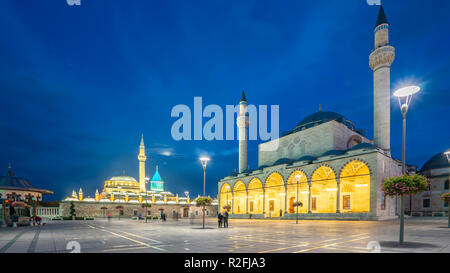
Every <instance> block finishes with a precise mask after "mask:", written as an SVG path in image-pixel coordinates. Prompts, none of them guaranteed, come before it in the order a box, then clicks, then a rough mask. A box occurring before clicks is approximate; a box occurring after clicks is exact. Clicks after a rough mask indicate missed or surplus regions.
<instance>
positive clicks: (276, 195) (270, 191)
mask: <svg viewBox="0 0 450 273" xmlns="http://www.w3.org/2000/svg"><path fill="white" fill-rule="evenodd" d="M264 189H265V193H266V194H265V195H266V196H265V197H266V204H265V205H266V216H269V217H280V214H284V204H285V198H286V197H285V194H286V192H285V190H284V181H283V177H282V176H281V175H280V174H278V173H273V174H271V175H269V177H268V178H267V180H266V183H265V185H264Z"/></svg>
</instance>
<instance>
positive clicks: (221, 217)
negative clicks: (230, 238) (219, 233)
mask: <svg viewBox="0 0 450 273" xmlns="http://www.w3.org/2000/svg"><path fill="white" fill-rule="evenodd" d="M228 216H229V214H228V211H225V212H224V213H223V214H222V213H221V212H219V214H218V215H217V219H218V221H219V228H221V227H222V225H223V227H224V228H228Z"/></svg>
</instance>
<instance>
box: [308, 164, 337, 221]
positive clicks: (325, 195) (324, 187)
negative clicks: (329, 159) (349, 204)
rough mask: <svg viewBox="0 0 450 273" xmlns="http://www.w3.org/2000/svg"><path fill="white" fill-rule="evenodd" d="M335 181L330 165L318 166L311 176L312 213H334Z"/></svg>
mask: <svg viewBox="0 0 450 273" xmlns="http://www.w3.org/2000/svg"><path fill="white" fill-rule="evenodd" d="M336 198H337V182H336V177H335V174H334V172H333V170H332V169H331V168H330V167H327V166H322V167H320V168H318V169H317V170H316V171H315V172H314V173H313V175H312V178H311V211H312V213H336Z"/></svg>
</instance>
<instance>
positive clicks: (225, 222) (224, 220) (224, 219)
mask: <svg viewBox="0 0 450 273" xmlns="http://www.w3.org/2000/svg"><path fill="white" fill-rule="evenodd" d="M228 215H229V214H228V211H227V210H226V211H225V213H224V214H223V227H224V228H228Z"/></svg>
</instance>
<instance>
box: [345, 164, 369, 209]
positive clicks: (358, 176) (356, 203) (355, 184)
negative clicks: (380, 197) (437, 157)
mask: <svg viewBox="0 0 450 273" xmlns="http://www.w3.org/2000/svg"><path fill="white" fill-rule="evenodd" d="M340 182H341V195H340V202H341V212H369V211H370V171H369V168H368V167H367V166H366V164H364V163H363V162H361V161H357V160H355V161H352V162H350V163H348V164H347V165H346V166H345V167H344V169H342V172H341V179H340Z"/></svg>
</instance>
